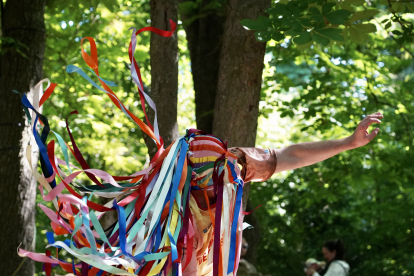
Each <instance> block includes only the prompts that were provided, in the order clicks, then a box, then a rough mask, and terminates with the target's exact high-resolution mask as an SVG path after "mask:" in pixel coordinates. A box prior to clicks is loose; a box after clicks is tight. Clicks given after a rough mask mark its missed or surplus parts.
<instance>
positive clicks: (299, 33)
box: [240, 0, 414, 48]
mask: <svg viewBox="0 0 414 276" xmlns="http://www.w3.org/2000/svg"><path fill="white" fill-rule="evenodd" d="M391 3H393V4H392V5H391ZM384 4H385V3H384ZM387 4H388V3H387ZM387 7H388V8H387V12H388V14H389V15H390V18H389V19H388V20H384V21H383V22H382V23H384V24H386V29H388V28H389V27H391V26H392V23H391V22H395V23H398V24H399V25H400V27H401V29H402V32H400V31H398V30H397V31H396V32H393V34H394V35H395V36H397V37H398V38H397V39H398V41H399V42H400V43H402V42H404V41H407V42H412V39H413V35H414V27H413V24H412V23H411V22H410V21H408V20H406V19H405V18H404V16H403V15H402V14H401V13H405V12H410V11H412V10H413V9H414V2H410V1H401V2H395V1H390V5H388V6H387ZM383 9H384V6H381V5H379V6H378V7H376V8H372V7H368V5H367V3H366V2H365V1H363V0H342V1H336V0H297V1H292V0H283V1H279V2H278V3H276V4H274V5H273V7H271V8H270V9H268V10H267V13H268V14H269V18H265V17H263V16H260V17H259V18H258V19H257V20H248V19H245V20H242V21H241V22H240V23H241V24H242V25H243V26H245V27H246V28H248V29H250V30H254V31H256V37H257V39H258V40H259V41H270V40H272V39H273V40H275V41H277V42H280V41H281V40H282V39H293V41H294V42H295V43H296V44H297V45H306V47H305V46H304V48H309V47H310V46H311V45H312V44H313V42H316V43H317V44H319V45H321V46H323V47H326V46H328V45H330V44H331V43H333V42H334V41H339V42H343V41H345V40H346V39H347V38H348V37H350V39H351V41H352V42H354V43H357V44H362V43H365V41H366V40H367V34H369V33H373V32H375V31H376V30H377V28H376V26H375V25H374V24H363V22H364V21H366V20H370V19H372V18H373V17H374V16H376V15H377V14H378V13H380V12H381V11H383ZM307 33H308V34H307ZM309 34H310V35H309ZM310 42H312V43H310Z"/></svg>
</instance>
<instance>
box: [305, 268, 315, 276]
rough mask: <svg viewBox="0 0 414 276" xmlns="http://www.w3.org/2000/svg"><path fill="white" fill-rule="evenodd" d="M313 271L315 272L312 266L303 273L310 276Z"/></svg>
mask: <svg viewBox="0 0 414 276" xmlns="http://www.w3.org/2000/svg"><path fill="white" fill-rule="evenodd" d="M315 272H316V270H315V269H313V268H308V269H306V270H305V273H306V275H308V276H312V275H313V274H314V273H315Z"/></svg>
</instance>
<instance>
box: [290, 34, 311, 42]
mask: <svg viewBox="0 0 414 276" xmlns="http://www.w3.org/2000/svg"><path fill="white" fill-rule="evenodd" d="M310 41H312V36H311V34H310V33H308V32H306V33H305V34H302V35H300V36H297V37H295V38H294V39H293V42H295V43H296V44H298V45H303V44H306V43H309V42H310Z"/></svg>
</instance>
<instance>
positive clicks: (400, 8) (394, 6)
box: [391, 2, 405, 12]
mask: <svg viewBox="0 0 414 276" xmlns="http://www.w3.org/2000/svg"><path fill="white" fill-rule="evenodd" d="M391 7H392V9H393V10H394V11H395V12H404V11H405V5H404V3H402V2H397V3H393V4H392V5H391Z"/></svg>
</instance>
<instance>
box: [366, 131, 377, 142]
mask: <svg viewBox="0 0 414 276" xmlns="http://www.w3.org/2000/svg"><path fill="white" fill-rule="evenodd" d="M378 132H379V128H376V129H374V130H373V131H371V133H370V134H368V136H367V138H368V140H369V141H371V140H372V139H374V137H375V136H377V134H378Z"/></svg>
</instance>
